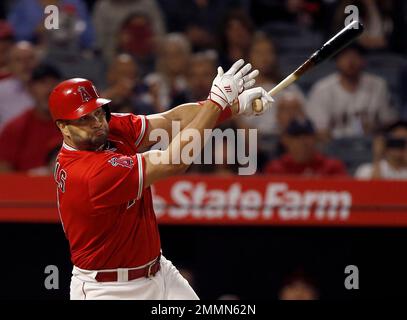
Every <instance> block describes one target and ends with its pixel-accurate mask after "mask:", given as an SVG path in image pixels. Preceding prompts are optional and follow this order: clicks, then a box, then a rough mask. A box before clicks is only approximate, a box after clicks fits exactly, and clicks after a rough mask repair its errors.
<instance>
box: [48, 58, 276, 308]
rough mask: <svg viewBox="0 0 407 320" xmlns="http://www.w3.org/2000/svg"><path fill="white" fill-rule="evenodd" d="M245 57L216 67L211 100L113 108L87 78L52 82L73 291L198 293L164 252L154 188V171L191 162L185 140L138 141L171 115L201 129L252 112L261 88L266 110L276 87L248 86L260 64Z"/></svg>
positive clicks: (80, 294) (78, 294) (99, 295)
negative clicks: (157, 144)
mask: <svg viewBox="0 0 407 320" xmlns="http://www.w3.org/2000/svg"><path fill="white" fill-rule="evenodd" d="M243 65H244V61H243V60H239V61H237V62H236V63H235V64H234V65H233V66H232V67H231V68H230V70H229V71H227V72H226V73H224V72H223V70H222V68H221V67H219V68H218V74H217V76H216V78H215V79H214V81H213V84H212V88H211V90H210V93H209V96H208V99H207V100H206V101H204V102H200V103H189V104H184V105H181V106H178V107H176V108H174V109H172V110H170V111H167V112H165V113H161V114H155V115H149V116H137V115H133V114H115V113H110V112H109V102H110V100H108V99H103V98H101V97H99V94H98V92H97V90H96V88H95V87H94V86H93V84H92V83H91V82H90V81H89V80H86V79H80V78H74V79H70V80H66V81H63V82H62V83H60V84H59V85H57V86H56V87H55V89H54V90H53V91H52V93H51V95H50V98H49V108H50V112H51V115H52V117H53V119H54V120H55V122H56V124H57V126H58V128H59V129H60V131H61V133H62V135H63V139H64V142H63V146H62V148H61V150H60V152H59V154H58V157H57V161H56V167H55V172H54V177H55V181H56V183H57V205H58V210H59V215H60V219H61V222H62V225H63V228H64V231H65V234H66V237H67V239H68V241H69V245H70V251H71V260H72V263H73V265H74V266H73V271H72V279H71V292H70V296H71V299H186V300H187V299H198V297H197V295H196V294H195V292H194V290H193V289H192V288H191V286H190V285H189V284H188V282H187V281H186V280H185V279H184V278H183V277H182V276H181V275H180V273H179V272H178V270H177V269H176V268H175V267H174V266H173V264H172V263H171V261H169V260H167V259H166V258H165V257H164V256H163V255H162V254H161V245H160V237H159V233H158V227H157V222H156V217H155V214H154V209H153V201H152V195H151V190H150V186H151V185H152V184H154V183H155V182H156V181H159V180H161V179H165V178H167V177H170V176H173V175H178V174H181V173H183V172H185V170H186V169H187V168H188V166H189V164H186V163H183V162H182V159H181V163H172V162H171V159H173V158H172V154H173V153H174V152H176V153H180V152H181V150H182V148H183V146H185V145H186V144H187V143H188V141H181V139H180V138H179V137H177V136H175V137H172V141H171V143H170V144H169V146H168V148H167V149H165V150H150V151H147V152H144V153H140V151H139V150H141V149H146V148H148V147H150V146H152V145H153V143H154V142H152V141H149V139H148V137H149V133H150V132H152V130H154V129H156V128H160V129H164V130H166V131H167V132H168V134H171V123H172V121H180V122H181V129H182V130H186V129H188V128H194V129H196V130H198V131H199V132H200V133H201V134H202V135H201V136H202V137H203V136H204V135H203V130H204V129H211V128H213V127H214V126H215V125H216V124H217V123H218V122H219V121H222V120H223V119H225V118H228V117H231V116H232V115H235V114H247V115H251V114H253V111H252V108H251V103H252V101H253V100H254V99H255V98H261V99H262V100H263V105H264V110H267V109H268V108H269V107H270V106H271V102H272V99H271V97H270V96H269V95H268V93H267V92H265V91H264V90H263V89H262V88H251V87H252V86H253V85H254V82H255V80H254V78H255V77H256V76H257V74H258V71H257V70H255V71H252V72H250V70H251V66H250V64H246V65H245V66H243ZM181 134H182V131H181V132H180V133H178V135H181ZM202 147H203V146H202ZM153 157H162V158H164V159H169V160H170V163H167V164H165V163H157V162H156V161H152V159H153Z"/></svg>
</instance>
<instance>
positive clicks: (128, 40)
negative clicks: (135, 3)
mask: <svg viewBox="0 0 407 320" xmlns="http://www.w3.org/2000/svg"><path fill="white" fill-rule="evenodd" d="M157 43H158V38H157V35H156V34H155V33H154V30H153V26H152V21H151V20H150V17H149V16H148V15H144V14H140V13H132V14H130V15H129V16H128V17H127V18H126V19H125V20H124V22H123V24H122V25H121V27H120V29H119V32H118V35H117V47H116V52H117V53H127V54H130V55H131V56H132V57H133V59H135V60H136V62H137V63H138V65H139V66H140V70H139V71H140V74H141V75H142V76H145V75H146V74H148V73H149V72H152V70H154V63H155V53H156V49H157Z"/></svg>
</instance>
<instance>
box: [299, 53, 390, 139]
mask: <svg viewBox="0 0 407 320" xmlns="http://www.w3.org/2000/svg"><path fill="white" fill-rule="evenodd" d="M363 53H364V50H363V49H362V48H361V47H360V46H358V45H351V46H349V47H347V48H345V49H343V50H342V51H341V52H340V53H339V54H338V55H337V57H336V67H337V70H338V71H337V72H336V73H334V74H332V75H329V76H327V77H325V78H323V79H321V80H319V81H318V82H317V83H315V84H314V86H313V87H312V89H311V92H310V95H309V100H308V104H307V109H306V110H307V113H308V116H309V117H310V118H311V119H312V121H313V122H314V123H315V124H316V126H317V130H318V133H319V134H320V135H321V137H322V138H324V139H325V140H328V139H329V138H342V137H355V136H362V135H364V134H369V133H372V132H373V131H374V130H375V129H376V128H378V127H380V126H382V125H384V124H386V123H389V122H391V121H393V120H395V118H396V113H395V112H394V110H393V109H392V108H391V107H390V98H389V92H388V89H387V84H386V82H385V80H384V79H382V78H380V77H378V76H375V75H372V74H369V73H366V72H364V71H363V70H364V68H365V65H366V63H365V59H364V56H363Z"/></svg>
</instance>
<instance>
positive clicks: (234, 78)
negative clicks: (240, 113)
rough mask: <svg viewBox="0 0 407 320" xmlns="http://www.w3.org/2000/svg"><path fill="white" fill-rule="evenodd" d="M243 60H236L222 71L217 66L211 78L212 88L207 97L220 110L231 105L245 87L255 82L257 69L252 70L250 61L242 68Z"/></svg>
mask: <svg viewBox="0 0 407 320" xmlns="http://www.w3.org/2000/svg"><path fill="white" fill-rule="evenodd" d="M243 65H244V60H243V59H240V60H238V61H236V62H235V63H234V64H233V65H232V67H231V68H230V69H229V70H228V71H227V72H226V73H224V71H223V69H222V67H218V74H217V76H216V78H215V79H214V80H213V83H212V88H211V91H210V93H209V96H208V99H209V100H211V101H212V102H214V103H216V104H217V105H218V106H219V107H220V108H221V109H222V110H223V109H225V108H226V107H227V106H229V105H231V104H232V103H233V102H234V101H235V100H236V99H237V97H238V95H239V93H241V92H242V91H243V90H245V89H246V88H250V87H252V86H253V85H254V83H255V79H254V78H255V77H256V76H257V75H258V74H259V72H258V70H254V71H252V72H251V73H250V74H248V73H249V71H250V70H251V68H252V66H251V64H250V63H248V64H246V65H245V66H244V67H243V68H242V66H243Z"/></svg>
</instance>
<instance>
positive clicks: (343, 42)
mask: <svg viewBox="0 0 407 320" xmlns="http://www.w3.org/2000/svg"><path fill="white" fill-rule="evenodd" d="M362 32H363V25H362V24H361V23H360V22H358V21H353V22H352V23H350V24H349V25H347V26H346V27H345V28H343V29H342V30H341V31H339V32H338V33H337V34H336V35H335V36H333V37H332V38H331V39H329V40H328V41H327V42H325V44H324V45H323V46H322V47H321V48H320V49H318V50H317V51H315V52H314V53H313V54H312V55H311V56H310V57H309V58H308V59H307V61H305V62H304V63H303V64H302V65H301V66H300V67H298V68H297V70H295V71H294V72H292V73H291V74H290V75H289V76H287V77H286V78H285V79H284V80H282V81H281V82H280V83H278V84H277V85H276V86H275V87H274V88H273V89H271V90H270V91H269V94H270V95H271V96H273V95H276V94H277V93H279V92H280V91H281V90H283V89H285V88H287V87H288V86H289V85H290V84H292V83H293V82H294V81H296V80H298V79H299V78H300V77H301V76H302V75H303V74H304V73H305V72H307V71H308V70H310V69H312V68H313V67H314V66H316V65H318V64H320V63H321V62H323V61H325V60H327V59H328V58H330V57H332V56H333V55H334V54H336V53H337V52H339V51H340V50H342V49H343V48H344V47H346V46H347V45H349V44H350V43H351V42H352V41H353V40H355V39H356V38H357V37H358V36H360V34H361V33H362ZM252 108H253V110H254V111H255V112H261V111H262V110H263V105H262V103H261V100H260V99H256V100H254V101H253V104H252Z"/></svg>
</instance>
